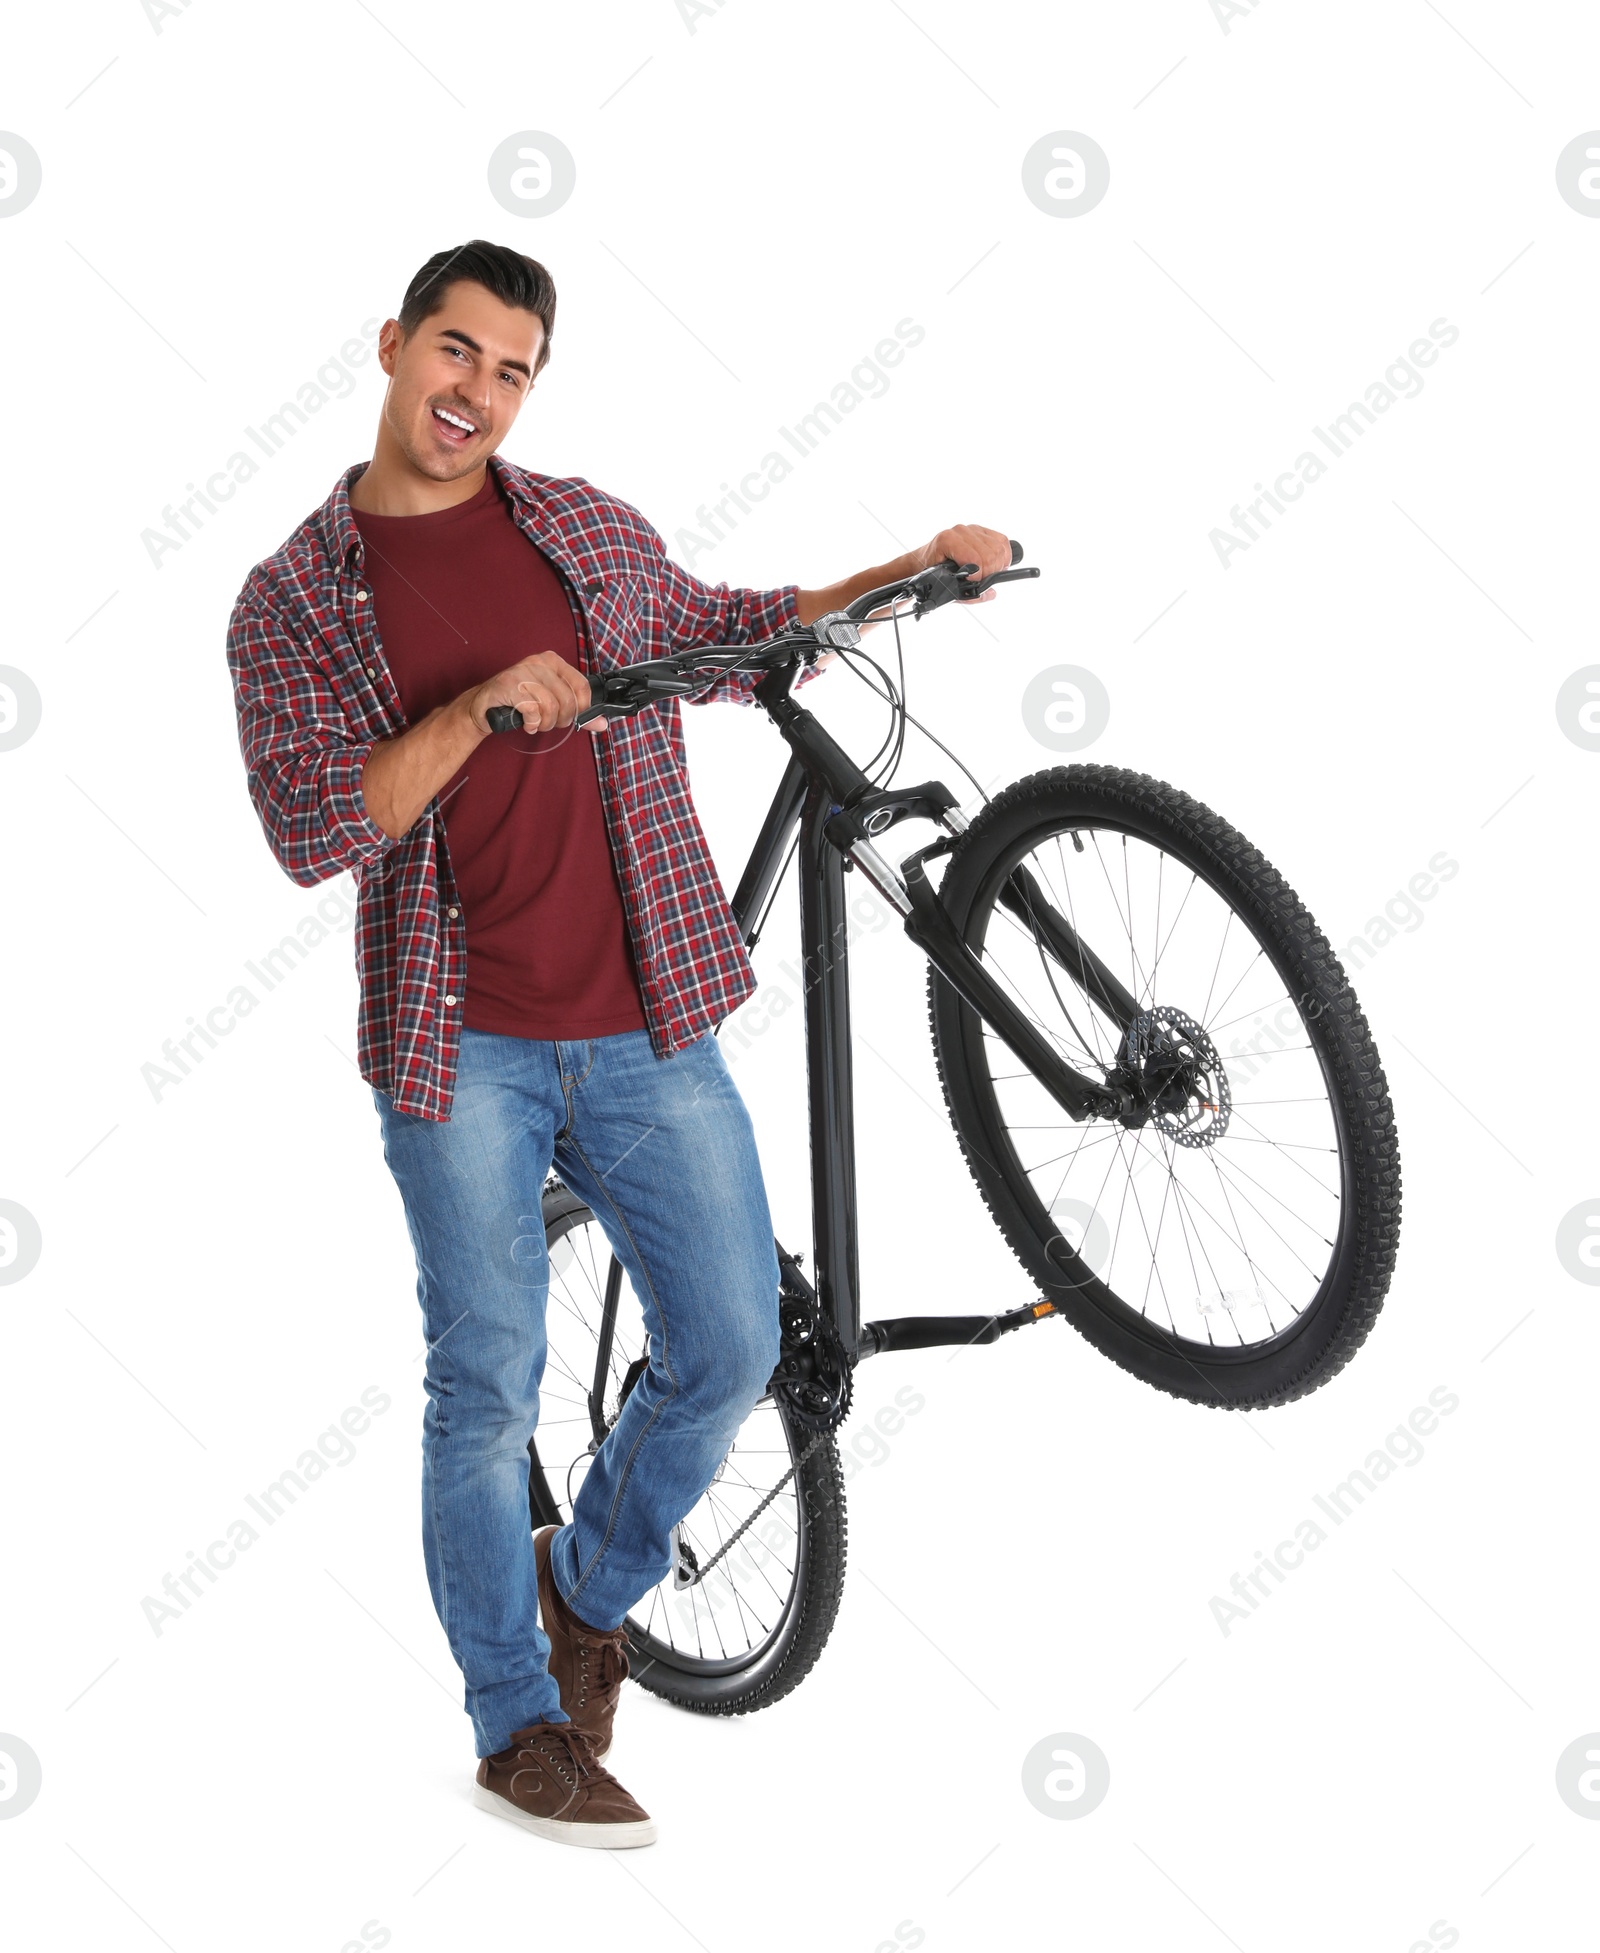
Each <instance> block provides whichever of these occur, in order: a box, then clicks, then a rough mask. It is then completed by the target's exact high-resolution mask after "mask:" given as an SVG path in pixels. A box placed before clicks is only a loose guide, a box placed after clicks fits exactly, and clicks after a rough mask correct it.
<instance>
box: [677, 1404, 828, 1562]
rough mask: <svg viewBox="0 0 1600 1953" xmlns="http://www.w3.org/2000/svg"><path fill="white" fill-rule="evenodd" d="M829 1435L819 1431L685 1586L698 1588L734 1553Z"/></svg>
mask: <svg viewBox="0 0 1600 1953" xmlns="http://www.w3.org/2000/svg"><path fill="white" fill-rule="evenodd" d="M827 1435H828V1433H827V1432H826V1431H818V1432H817V1433H816V1434H815V1435H814V1436H813V1438H812V1440H811V1442H810V1444H808V1445H807V1446H806V1448H805V1450H804V1451H802V1452H801V1454H800V1456H799V1457H798V1458H796V1459H795V1461H794V1463H793V1464H792V1465H791V1466H790V1467H789V1469H788V1470H787V1471H786V1472H785V1473H784V1475H783V1476H782V1478H780V1479H779V1480H778V1482H777V1484H776V1485H774V1486H773V1488H772V1490H771V1491H770V1492H769V1493H768V1494H767V1496H766V1497H765V1498H764V1499H763V1500H762V1501H761V1503H760V1505H758V1506H757V1507H756V1509H755V1511H754V1512H752V1513H751V1514H750V1516H749V1518H748V1519H746V1520H745V1521H744V1523H743V1524H742V1525H740V1526H736V1527H735V1528H734V1530H733V1531H732V1532H731V1533H730V1534H729V1535H728V1537H727V1538H726V1539H725V1540H724V1541H723V1543H722V1544H721V1545H720V1546H719V1547H718V1548H717V1550H716V1552H715V1553H713V1554H712V1555H711V1558H710V1559H709V1560H707V1561H706V1563H705V1565H704V1566H697V1567H695V1568H694V1569H693V1571H692V1573H691V1574H690V1577H689V1578H688V1579H687V1580H685V1581H684V1583H683V1584H684V1586H686V1587H698V1586H699V1585H700V1583H701V1581H702V1580H704V1579H705V1577H706V1575H707V1574H708V1573H709V1572H710V1571H711V1569H712V1568H713V1567H714V1566H715V1565H716V1564H717V1562H718V1561H719V1560H720V1559H721V1558H722V1557H723V1555H724V1554H726V1553H731V1552H732V1551H733V1549H734V1547H735V1546H737V1545H738V1543H739V1541H740V1540H741V1539H743V1537H744V1535H745V1534H746V1533H747V1532H749V1530H750V1528H751V1527H752V1526H753V1525H754V1524H755V1523H756V1521H757V1520H758V1519H759V1518H760V1517H761V1515H762V1513H763V1512H765V1511H766V1509H767V1507H768V1506H769V1505H771V1503H772V1501H773V1500H774V1499H775V1498H776V1497H777V1496H778V1494H779V1493H780V1492H781V1491H782V1490H783V1488H784V1486H786V1485H787V1484H788V1483H789V1480H790V1479H791V1478H793V1477H794V1475H795V1473H796V1472H797V1471H799V1469H800V1467H801V1466H802V1465H803V1464H804V1463H805V1462H806V1460H807V1459H808V1458H809V1457H810V1456H811V1454H812V1452H813V1451H815V1450H816V1448H817V1446H818V1445H819V1444H821V1443H822V1441H823V1439H824V1438H826V1437H827Z"/></svg>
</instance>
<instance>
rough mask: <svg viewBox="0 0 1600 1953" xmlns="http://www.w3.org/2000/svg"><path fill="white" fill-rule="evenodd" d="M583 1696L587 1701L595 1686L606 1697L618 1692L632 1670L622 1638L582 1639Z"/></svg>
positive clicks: (580, 1647)
mask: <svg viewBox="0 0 1600 1953" xmlns="http://www.w3.org/2000/svg"><path fill="white" fill-rule="evenodd" d="M577 1647H578V1667H579V1691H578V1692H579V1695H580V1696H581V1697H582V1699H583V1700H584V1701H587V1700H588V1698H589V1693H590V1690H591V1688H592V1689H593V1692H594V1693H595V1694H596V1695H597V1696H599V1697H600V1698H601V1699H602V1700H607V1699H609V1698H610V1697H611V1696H613V1695H615V1694H616V1692H617V1690H618V1689H620V1688H621V1686H622V1684H623V1681H624V1679H625V1678H626V1676H627V1673H628V1658H627V1656H626V1655H625V1654H624V1653H623V1650H622V1637H621V1635H620V1634H619V1635H617V1636H615V1637H611V1638H607V1639H606V1640H604V1641H600V1640H594V1641H589V1640H583V1641H579V1642H578V1644H577Z"/></svg>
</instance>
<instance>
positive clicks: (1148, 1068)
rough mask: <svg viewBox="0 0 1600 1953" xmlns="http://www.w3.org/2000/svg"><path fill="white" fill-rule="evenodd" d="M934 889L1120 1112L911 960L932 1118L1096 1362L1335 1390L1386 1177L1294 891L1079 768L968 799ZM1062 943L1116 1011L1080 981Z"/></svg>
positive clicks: (1343, 997)
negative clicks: (1009, 1043)
mask: <svg viewBox="0 0 1600 1953" xmlns="http://www.w3.org/2000/svg"><path fill="white" fill-rule="evenodd" d="M940 894H941V898H942V900H943V902H944V905H945V907H946V909H947V910H948V911H949V913H950V915H951V917H952V919H953V921H954V922H955V924H956V927H957V928H958V930H959V931H960V932H961V935H962V938H963V940H964V941H965V942H966V944H967V947H968V948H969V949H970V950H971V951H972V952H973V954H974V955H976V956H977V957H978V958H979V959H980V960H981V961H982V963H983V964H984V966H985V968H986V969H987V970H988V971H989V973H990V974H991V975H992V976H993V977H995V978H996V980H997V981H999V982H1000V983H1001V984H1002V986H1003V987H1004V988H1005V989H1006V991H1007V993H1008V994H1009V995H1010V996H1011V997H1012V999H1013V1000H1014V1001H1015V1002H1017V1003H1018V1004H1019V1005H1020V1006H1021V1007H1022V1008H1023V1009H1024V1011H1025V1012H1026V1014H1027V1015H1028V1016H1029V1018H1030V1019H1031V1020H1032V1021H1033V1023H1034V1024H1035V1025H1036V1026H1037V1027H1038V1028H1039V1029H1040V1030H1041V1031H1042V1032H1044V1034H1045V1035H1046V1036H1047V1037H1048V1039H1049V1040H1050V1042H1051V1043H1052V1045H1053V1046H1054V1048H1055V1049H1056V1050H1057V1051H1058V1052H1059V1054H1060V1055H1061V1057H1062V1058H1063V1059H1064V1060H1065V1061H1066V1062H1067V1063H1068V1064H1070V1065H1072V1066H1073V1067H1074V1068H1075V1069H1077V1070H1078V1071H1080V1072H1083V1073H1085V1074H1086V1075H1088V1076H1090V1077H1099V1078H1105V1079H1107V1080H1110V1081H1113V1082H1117V1083H1120V1084H1122V1085H1123V1086H1124V1087H1127V1088H1130V1089H1131V1091H1132V1093H1133V1095H1134V1097H1135V1099H1136V1101H1137V1109H1136V1111H1135V1113H1134V1114H1133V1115H1132V1116H1131V1117H1128V1118H1124V1119H1121V1120H1117V1119H1109V1118H1097V1119H1093V1120H1086V1121H1083V1122H1074V1121H1073V1120H1072V1119H1070V1118H1069V1117H1068V1115H1067V1114H1066V1113H1065V1112H1064V1111H1063V1110H1062V1108H1061V1107H1060V1106H1059V1105H1058V1104H1057V1103H1056V1101H1055V1100H1054V1099H1053V1098H1052V1097H1051V1095H1050V1094H1049V1093H1048V1092H1046V1091H1045V1089H1044V1088H1043V1087H1042V1086H1041V1085H1040V1084H1039V1083H1038V1081H1037V1080H1036V1079H1035V1078H1034V1077H1033V1076H1032V1074H1031V1073H1029V1072H1028V1071H1027V1070H1026V1069H1025V1068H1024V1067H1023V1065H1022V1064H1021V1061H1020V1060H1018V1059H1017V1058H1015V1057H1014V1056H1013V1055H1012V1053H1011V1052H1010V1050H1009V1049H1008V1048H1007V1047H1006V1046H1005V1045H1004V1044H1002V1043H1001V1042H1000V1040H999V1039H998V1038H997V1037H996V1036H995V1035H994V1033H993V1032H991V1031H989V1030H988V1029H987V1028H986V1027H985V1026H984V1024H983V1023H982V1021H981V1020H980V1019H979V1017H978V1016H977V1014H976V1012H974V1011H973V1010H972V1009H971V1008H970V1006H968V1005H967V1004H965V1003H963V1002H962V1001H961V999H960V998H959V997H957V996H956V994H955V992H954V991H953V990H951V988H950V986H949V985H948V984H947V983H946V982H945V981H944V979H943V978H942V977H940V976H939V974H938V973H937V971H933V970H930V972H929V1012H930V1017H931V1020H932V1026H933V1036H934V1046H935V1051H936V1055H937V1059H938V1065H939V1072H940V1077H941V1079H942V1081H943V1085H944V1093H945V1101H946V1104H947V1105H948V1107H949V1110H950V1116H951V1119H952V1121H953V1123H954V1125H955V1128H956V1132H957V1134H958V1136H959V1138H960V1140H961V1145H962V1149H963V1151H964V1152H965V1154H966V1158H967V1162H968V1165H969V1166H970V1167H971V1170H972V1173H973V1176H974V1178H975V1179H976V1180H977V1182H978V1185H979V1187H980V1189H981V1190H982V1192H983V1195H984V1198H985V1199H986V1201H987V1202H988V1204H989V1206H990V1208H991V1210H992V1211H993V1213H994V1216H995V1218H996V1220H997V1221H998V1222H999V1224H1000V1227H1001V1229H1002V1231H1003V1232H1004V1234H1005V1236H1006V1238H1007V1240H1008V1241H1009V1242H1010V1243H1011V1246H1012V1247H1013V1249H1014V1250H1015V1251H1016V1253H1017V1256H1018V1258H1019V1259H1020V1260H1021V1261H1022V1263H1023V1265H1024V1267H1026V1268H1027V1270H1028V1272H1029V1274H1030V1275H1031V1276H1032V1277H1033V1278H1034V1279H1035V1280H1036V1281H1037V1282H1038V1283H1039V1284H1040V1287H1041V1288H1042V1290H1043V1291H1044V1293H1045V1294H1046V1295H1047V1296H1048V1297H1050V1298H1051V1299H1052V1300H1053V1301H1055V1302H1056V1303H1057V1305H1058V1306H1059V1307H1060V1308H1061V1310H1062V1312H1063V1313H1064V1314H1066V1315H1067V1316H1068V1317H1069V1318H1070V1319H1071V1320H1072V1322H1073V1323H1074V1324H1075V1325H1076V1327H1077V1328H1078V1329H1079V1330H1081V1331H1082V1333H1083V1334H1084V1335H1085V1336H1086V1337H1087V1338H1088V1339H1089V1341H1090V1342H1092V1343H1093V1344H1094V1345H1095V1347H1096V1348H1097V1349H1100V1350H1101V1351H1103V1352H1104V1353H1105V1354H1106V1355H1107V1356H1109V1357H1111V1358H1112V1360H1113V1361H1114V1362H1116V1363H1119V1364H1121V1365H1122V1367H1123V1368H1124V1369H1126V1370H1130V1371H1132V1372H1133V1374H1134V1375H1136V1376H1139V1377H1141V1378H1143V1379H1144V1380H1145V1381H1146V1382H1148V1383H1152V1384H1155V1385H1156V1386H1157V1387H1158V1388H1160V1389H1163V1390H1167V1391H1170V1392H1171V1393H1172V1394H1173V1395H1174V1396H1179V1397H1186V1398H1189V1399H1191V1400H1193V1401H1194V1402H1196V1403H1204V1404H1213V1405H1219V1406H1224V1407H1235V1408H1239V1407H1249V1406H1262V1405H1268V1404H1280V1403H1287V1402H1289V1401H1290V1400H1292V1399H1293V1398H1296V1397H1300V1396H1303V1395H1305V1393H1306V1392H1307V1391H1310V1390H1313V1389H1315V1388H1316V1387H1317V1385H1319V1384H1321V1383H1324V1382H1326V1381H1327V1379H1328V1378H1329V1377H1331V1376H1333V1375H1334V1374H1335V1373H1336V1372H1337V1371H1338V1370H1339V1369H1341V1368H1342V1367H1343V1365H1344V1364H1345V1363H1346V1362H1348V1361H1349V1359H1350V1357H1351V1356H1352V1355H1353V1354H1354V1353H1355V1351H1356V1350H1357V1349H1358V1348H1359V1347H1360V1345H1361V1343H1362V1341H1363V1340H1364V1339H1365V1337H1366V1335H1367V1333H1368V1331H1369V1330H1370V1329H1371V1327H1372V1324H1373V1322H1374V1320H1375V1318H1376V1317H1377V1314H1378V1311H1379V1309H1380V1308H1381V1306H1382V1303H1383V1298H1384V1295H1385V1292H1386V1291H1387V1288H1388V1285H1389V1279H1390V1275H1391V1272H1392V1270H1393V1266H1394V1257H1395V1248H1396V1242H1397V1238H1398V1233H1399V1217H1400V1164H1399V1151H1398V1147H1397V1144H1396V1139H1395V1130H1394V1116H1393V1112H1392V1109H1391V1107H1390V1103H1389V1094H1388V1088H1387V1086H1386V1084H1385V1081H1384V1076H1383V1069H1382V1067H1381V1065H1380V1064H1379V1062H1378V1055H1377V1052H1376V1050H1375V1049H1374V1048H1373V1043H1372V1038H1371V1036H1370V1034H1369V1032H1368V1029H1367V1024H1366V1020H1365V1018H1364V1017H1363V1016H1362V1014H1361V1009H1360V1006H1359V1005H1358V1004H1357V1002H1356V999H1355V996H1354V993H1353V992H1352V991H1351V989H1350V986H1349V983H1348V981H1347V980H1346V978H1345V974H1344V971H1343V970H1342V968H1341V967H1340V965H1339V962H1338V959H1337V958H1336V957H1335V956H1334V954H1333V952H1332V951H1331V949H1330V948H1329V947H1328V944H1327V941H1326V940H1325V938H1324V937H1323V935H1322V933H1321V931H1320V930H1319V929H1318V928H1317V926H1316V924H1315V923H1314V922H1313V920H1312V919H1311V917H1310V916H1309V915H1308V914H1307V913H1306V910H1305V909H1304V907H1303V906H1302V905H1301V903H1300V901H1299V900H1298V898H1297V897H1296V895H1295V893H1294V891H1293V890H1292V889H1291V888H1290V887H1289V886H1288V884H1287V883H1286V882H1285V881H1284V880H1283V878H1282V877H1281V876H1280V875H1279V874H1278V873H1277V871H1276V870H1275V869H1274V868H1273V867H1272V866H1271V865H1270V863H1268V862H1267V861H1265V860H1264V859H1263V858H1262V856H1261V854H1260V852H1259V851H1258V850H1257V849H1255V848H1254V847H1252V846H1251V845H1250V843H1249V842H1248V841H1246V840H1245V839H1244V837H1243V836H1242V835H1241V834H1239V833H1238V832H1237V831H1236V830H1235V829H1233V828H1231V827H1229V826H1228V824H1227V823H1226V822H1225V821H1223V820H1221V819H1219V818H1218V816H1217V815H1215V814H1213V813H1212V812H1211V811H1210V809H1209V808H1206V807H1203V806H1202V805H1201V804H1200V803H1199V802H1198V801H1196V800H1192V799H1191V798H1190V797H1189V796H1188V795H1187V794H1184V793H1180V792H1178V791H1177V790H1176V789H1175V788H1173V787H1169V786H1167V785H1165V784H1163V783H1162V782H1160V781H1158V780H1153V779H1151V778H1149V777H1148V776H1147V775H1144V774H1136V773H1129V772H1123V771H1120V770H1116V769H1113V768H1110V767H1100V766H1070V767H1057V768H1054V769H1052V770H1051V771H1049V772H1046V773H1038V774H1034V775H1031V776H1030V777H1029V778H1028V779H1025V780H1020V781H1018V782H1017V784H1016V785H1015V786H1013V787H1010V788H1008V789H1007V791H1006V792H1005V793H1003V794H1001V795H1000V796H999V798H998V799H996V800H995V801H993V802H992V803H991V804H990V805H989V806H988V807H986V808H985V809H984V811H983V813H982V814H981V815H980V816H979V817H978V819H976V820H975V821H974V822H973V823H972V825H971V826H970V827H969V828H968V829H967V830H966V831H965V833H964V834H963V835H962V837H961V839H960V842H959V844H958V845H957V847H956V848H955V850H954V853H953V856H952V858H951V861H950V864H949V867H948V869H947V870H946V873H945V876H944V880H943V882H942V884H941V888H940ZM1063 920H1064V921H1065V922H1066V923H1067V924H1068V925H1069V926H1070V932H1071V933H1070V934H1069V933H1068V932H1067V931H1064V930H1062V929H1060V928H1059V927H1054V928H1053V927H1052V923H1053V922H1054V923H1059V922H1061V921H1063ZM1074 937H1076V938H1077V939H1078V940H1081V942H1082V943H1083V944H1085V945H1087V946H1088V947H1089V948H1090V949H1091V950H1093V951H1094V952H1095V953H1096V955H1097V956H1098V957H1099V959H1100V961H1101V962H1102V963H1103V964H1104V965H1106V966H1107V967H1108V968H1109V969H1110V970H1111V972H1112V973H1113V975H1114V976H1115V977H1116V978H1118V979H1119V980H1120V984H1121V985H1122V986H1123V987H1124V989H1125V990H1126V992H1127V993H1128V995H1129V996H1130V997H1131V999H1132V1000H1133V1002H1134V1004H1135V1005H1136V1007H1137V1008H1136V1012H1135V1015H1134V1017H1133V1021H1132V1022H1121V1021H1119V1020H1118V1018H1117V1016H1116V1015H1115V1014H1114V1013H1113V1012H1112V1011H1111V1010H1110V1009H1109V1008H1108V1007H1107V1006H1106V1004H1105V1002H1104V1001H1103V993H1102V998H1101V1000H1098V1001H1097V1000H1096V998H1095V997H1094V996H1093V995H1091V992H1093V991H1094V990H1095V989H1096V986H1095V985H1094V984H1092V983H1089V984H1085V983H1082V982H1079V981H1077V980H1075V978H1074V973H1073V970H1072V967H1071V964H1072V957H1071V955H1070V953H1066V954H1064V953H1063V943H1064V942H1066V943H1068V944H1070V942H1071V941H1072V940H1073V938H1074ZM1079 974H1080V975H1081V974H1082V970H1081V968H1080V971H1079Z"/></svg>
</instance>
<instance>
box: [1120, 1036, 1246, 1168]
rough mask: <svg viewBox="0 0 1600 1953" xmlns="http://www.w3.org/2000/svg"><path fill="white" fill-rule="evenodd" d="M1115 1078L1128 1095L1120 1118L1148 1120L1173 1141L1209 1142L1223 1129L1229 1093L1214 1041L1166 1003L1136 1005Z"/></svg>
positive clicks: (1131, 1123) (1230, 1107)
mask: <svg viewBox="0 0 1600 1953" xmlns="http://www.w3.org/2000/svg"><path fill="white" fill-rule="evenodd" d="M1116 1082H1118V1083H1120V1084H1123V1085H1126V1086H1127V1087H1128V1089H1129V1090H1130V1091H1131V1092H1132V1093H1133V1096H1134V1110H1133V1111H1132V1112H1131V1113H1130V1114H1128V1115H1127V1116H1126V1117H1125V1119H1124V1120H1123V1123H1124V1124H1125V1125H1128V1126H1144V1125H1153V1126H1155V1127H1156V1128H1157V1130H1158V1131H1160V1132H1163V1133H1165V1134H1166V1136H1167V1138H1168V1139H1170V1140H1171V1141H1172V1142H1173V1144H1174V1145H1177V1146H1190V1147H1200V1146H1215V1145H1216V1143H1217V1141H1218V1140H1219V1139H1220V1138H1221V1137H1222V1135H1223V1134H1224V1133H1225V1132H1226V1131H1227V1130H1228V1121H1229V1119H1230V1117H1231V1116H1232V1111H1233V1093H1232V1091H1231V1089H1230V1087H1229V1085H1228V1074H1227V1073H1226V1072H1225V1071H1224V1070H1223V1067H1222V1059H1221V1057H1220V1055H1219V1054H1218V1051H1217V1047H1216V1046H1215V1044H1213V1043H1212V1041H1211V1039H1210V1037H1209V1036H1208V1035H1207V1033H1206V1031H1205V1030H1204V1029H1203V1028H1202V1027H1201V1026H1200V1025H1199V1024H1197V1023H1196V1022H1195V1020H1194V1019H1193V1018H1192V1017H1190V1016H1189V1015H1188V1014H1187V1013H1186V1012H1184V1011H1181V1010H1176V1009H1174V1008H1173V1006H1172V1005H1171V1004H1158V1005H1157V1006H1156V1007H1155V1009H1154V1010H1146V1011H1141V1012H1140V1013H1139V1015H1138V1016H1137V1017H1136V1018H1135V1019H1134V1020H1133V1023H1132V1024H1131V1025H1130V1026H1129V1027H1128V1041H1127V1048H1126V1053H1125V1056H1124V1060H1123V1063H1122V1065H1121V1066H1120V1067H1119V1068H1118V1074H1117V1078H1116Z"/></svg>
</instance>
